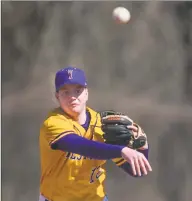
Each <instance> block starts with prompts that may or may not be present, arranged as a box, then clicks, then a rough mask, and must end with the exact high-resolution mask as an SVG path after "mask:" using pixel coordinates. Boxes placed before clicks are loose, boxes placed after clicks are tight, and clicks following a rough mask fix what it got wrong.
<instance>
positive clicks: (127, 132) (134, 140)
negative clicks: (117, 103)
mask: <svg viewBox="0 0 192 201" xmlns="http://www.w3.org/2000/svg"><path fill="white" fill-rule="evenodd" d="M100 116H101V124H102V125H101V129H102V131H103V132H104V135H103V137H104V139H105V143H107V144H113V145H124V146H128V147H129V148H132V149H139V148H141V147H143V146H144V145H145V143H146V141H147V137H146V135H145V133H144V132H143V130H142V129H141V128H140V126H139V125H137V124H135V123H134V122H133V121H132V120H131V119H130V118H129V117H127V116H126V115H124V114H122V113H120V112H115V111H112V110H110V111H103V112H100ZM129 125H135V126H137V127H138V132H137V135H134V133H133V131H132V130H131V129H129V128H128V127H127V126H129Z"/></svg>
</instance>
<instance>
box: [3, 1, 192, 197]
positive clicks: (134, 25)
mask: <svg viewBox="0 0 192 201" xmlns="http://www.w3.org/2000/svg"><path fill="white" fill-rule="evenodd" d="M1 6H2V9H1V11H2V21H1V22H2V24H1V26H2V32H1V39H2V40H1V44H2V63H1V64H2V67H1V71H2V74H1V79H2V200H4V201H13V200H19V201H26V200H27V201H35V200H36V201H37V200H38V196H39V176H40V163H39V145H38V137H39V128H40V125H41V123H42V121H43V119H44V117H45V115H46V114H47V112H48V111H49V110H50V109H52V108H53V107H55V105H56V101H55V99H54V74H55V72H56V71H57V70H58V69H60V68H63V67H65V66H67V65H74V66H77V67H80V68H82V69H84V70H85V71H86V74H87V77H88V83H89V90H90V99H89V106H90V107H92V108H95V109H96V110H102V109H115V110H118V111H122V112H125V113H126V114H128V115H129V116H130V117H131V118H132V119H134V120H135V121H136V122H138V123H139V124H140V125H141V126H142V127H143V128H144V130H145V131H146V133H147V134H148V140H149V143H150V150H151V153H150V162H151V164H152V167H153V172H152V173H151V174H150V175H149V176H147V177H145V178H142V179H134V178H131V177H129V176H127V175H126V174H125V173H124V172H122V171H120V170H119V169H118V168H117V167H116V166H115V165H113V164H112V163H108V165H107V168H108V170H109V172H108V179H107V192H108V196H109V200H110V201H117V200H120V201H127V200H135V201H136V200H153V201H191V200H192V198H191V185H192V174H191V170H192V157H191V152H192V137H191V134H192V128H191V125H192V3H191V2H160V1H158V2H157V1H154V2H152V1H151V2H139V1H138V2H120V1H119V2H78V1H77V2H75V1H74V2H62V1H61V2H56V1H52V2H51V1H48V2H46V1H42V2H41V1H39V2H35V1H31V2H30V1H29V2H27V1H26V2H24V1H23V2H22V1H21V2H15V1H12V2H11V1H6V2H5V1H4V2H1ZM116 6H124V7H126V8H128V9H129V10H130V12H131V15H132V18H131V21H130V23H129V24H127V25H119V24H116V23H115V22H114V21H113V20H112V10H113V8H115V7H116Z"/></svg>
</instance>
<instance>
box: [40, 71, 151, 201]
mask: <svg viewBox="0 0 192 201" xmlns="http://www.w3.org/2000/svg"><path fill="white" fill-rule="evenodd" d="M55 90H56V93H55V96H56V99H57V100H58V103H59V107H58V108H56V109H53V110H52V111H51V112H50V113H49V114H48V116H47V117H46V119H45V121H44V122H43V124H42V127H41V130H40V138H39V140H40V158H41V180H40V197H39V201H107V200H108V198H107V195H106V191H105V187H104V181H105V178H106V170H105V163H106V160H110V159H112V160H113V161H114V162H115V163H116V164H117V165H118V166H119V167H121V168H122V169H123V170H124V171H126V172H127V173H128V174H130V175H131V176H135V177H138V176H141V175H146V174H147V173H148V172H149V171H152V169H151V166H150V164H149V162H148V160H147V158H148V144H147V143H146V144H145V145H144V146H143V147H141V149H140V150H137V151H136V150H134V149H131V148H128V147H127V146H122V145H112V144H107V143H104V138H103V131H102V129H101V116H100V115H99V113H98V112H96V111H94V110H93V109H91V108H89V107H87V106H86V103H87V100H88V88H87V80H86V76H85V74H84V71H83V70H81V69H78V68H74V67H67V68H64V69H61V70H59V71H58V72H57V73H56V76H55ZM129 129H132V130H133V132H134V133H137V135H140V134H142V133H141V131H139V132H138V129H139V127H138V126H135V125H131V126H129Z"/></svg>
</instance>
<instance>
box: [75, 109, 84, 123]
mask: <svg viewBox="0 0 192 201" xmlns="http://www.w3.org/2000/svg"><path fill="white" fill-rule="evenodd" d="M77 122H78V123H79V124H80V125H83V124H84V123H85V122H86V109H84V110H83V111H82V112H81V113H80V114H79V115H78V116H77Z"/></svg>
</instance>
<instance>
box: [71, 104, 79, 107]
mask: <svg viewBox="0 0 192 201" xmlns="http://www.w3.org/2000/svg"><path fill="white" fill-rule="evenodd" d="M69 105H70V107H76V106H78V105H79V104H78V103H71V104H69Z"/></svg>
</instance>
